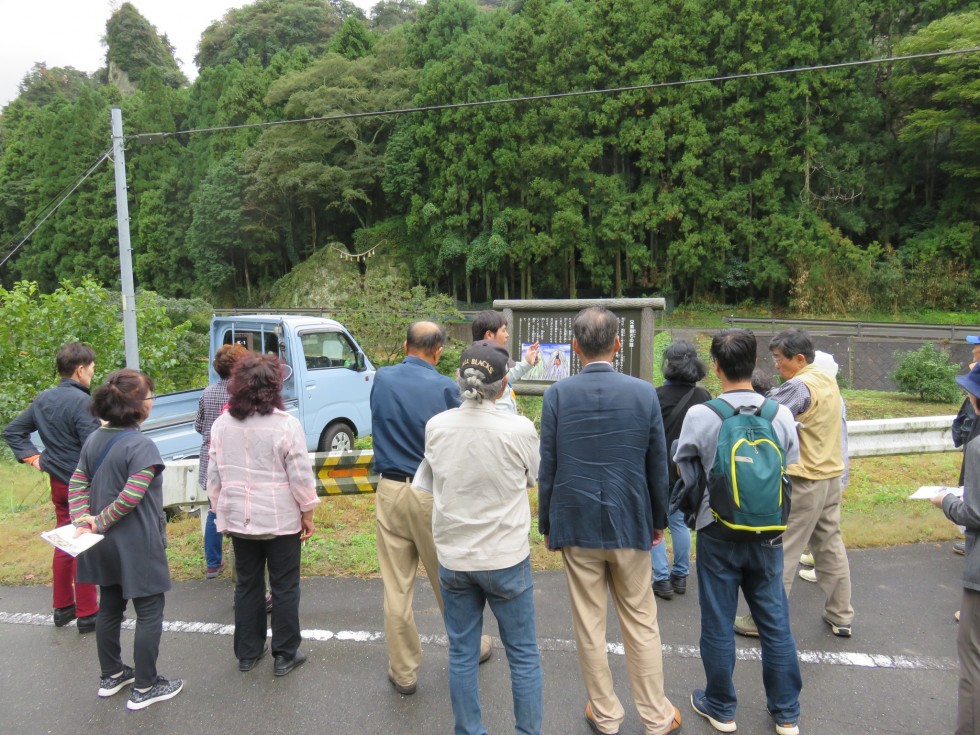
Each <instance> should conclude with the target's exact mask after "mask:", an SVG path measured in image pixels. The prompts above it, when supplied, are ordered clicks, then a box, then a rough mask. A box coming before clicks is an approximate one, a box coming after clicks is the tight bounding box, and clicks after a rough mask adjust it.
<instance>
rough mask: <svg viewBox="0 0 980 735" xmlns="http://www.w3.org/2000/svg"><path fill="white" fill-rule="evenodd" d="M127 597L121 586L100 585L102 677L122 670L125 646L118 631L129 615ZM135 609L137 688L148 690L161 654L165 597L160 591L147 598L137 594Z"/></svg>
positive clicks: (97, 626) (98, 636) (98, 629)
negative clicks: (120, 640) (121, 642)
mask: <svg viewBox="0 0 980 735" xmlns="http://www.w3.org/2000/svg"><path fill="white" fill-rule="evenodd" d="M127 602H128V600H126V599H125V598H124V597H123V596H122V587H120V586H119V585H110V586H108V587H104V586H100V587H99V616H98V618H96V622H95V645H96V648H97V649H98V651H99V665H100V666H101V667H102V676H113V675H114V674H118V673H119V672H120V671H122V667H123V661H122V646H121V645H120V643H119V634H120V631H121V630H122V623H123V620H124V619H125V617H126V603H127ZM132 602H133V609H134V610H135V611H136V635H135V638H134V640H133V668H134V669H136V682H135V683H134V684H133V686H134V687H136V688H137V689H146V688H147V687H151V686H153V685H154V684H156V681H157V656H158V655H159V653H160V636H161V634H162V633H163V606H164V596H163V593H162V592H160V593H159V594H156V595H150V596H148V597H134V598H133V600H132Z"/></svg>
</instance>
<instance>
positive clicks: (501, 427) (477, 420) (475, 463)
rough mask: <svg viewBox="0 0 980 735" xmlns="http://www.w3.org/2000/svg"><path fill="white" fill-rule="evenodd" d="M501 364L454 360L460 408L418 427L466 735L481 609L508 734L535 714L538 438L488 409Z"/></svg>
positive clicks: (530, 728)
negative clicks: (532, 491)
mask: <svg viewBox="0 0 980 735" xmlns="http://www.w3.org/2000/svg"><path fill="white" fill-rule="evenodd" d="M507 362H508V355H507V351H506V350H505V349H504V348H503V347H501V346H500V345H498V344H496V343H494V342H489V341H483V340H481V341H478V342H475V343H473V345H471V346H470V347H468V348H467V349H466V350H465V351H464V352H463V354H462V357H461V359H460V366H459V377H458V379H457V382H458V383H459V388H460V392H461V394H462V396H463V405H462V406H460V407H459V408H456V409H453V410H451V411H445V412H443V413H440V414H438V415H437V416H433V417H432V418H431V419H429V423H428V424H427V425H426V427H425V465H427V466H428V470H429V471H431V484H432V493H433V513H432V535H433V538H434V540H435V545H436V554H437V556H438V558H439V585H440V587H441V589H442V599H443V619H444V620H445V623H446V633H447V635H448V637H449V694H450V698H451V699H452V705H453V715H454V716H455V719H456V730H455V731H456V732H457V733H467V734H470V733H472V734H474V735H476V734H477V733H485V732H486V729H485V728H484V726H483V722H482V717H481V710H480V691H479V682H478V676H477V661H478V658H479V653H480V635H481V633H482V627H483V611H484V608H485V607H486V605H488V604H489V606H490V609H491V610H492V611H493V614H494V616H495V617H496V618H497V624H498V626H499V628H500V639H501V641H502V642H503V644H504V649H505V650H506V651H507V660H508V662H509V663H510V676H511V690H512V693H513V701H514V719H515V722H516V731H517V732H518V733H522V734H524V735H537V734H538V733H540V732H541V720H542V711H543V703H542V702H543V700H542V675H541V659H540V655H539V653H538V643H537V634H536V631H535V627H534V589H533V585H532V582H531V549H530V544H529V542H528V532H529V531H530V529H531V507H530V505H529V503H528V497H527V490H528V488H529V487H533V486H534V485H535V484H536V482H537V476H538V435H537V432H536V431H535V430H534V424H533V423H531V421H529V420H528V419H526V418H523V417H521V416H516V415H513V414H510V413H506V412H503V411H498V410H496V409H495V407H494V406H495V401H496V400H497V399H499V398H500V396H501V394H502V393H503V392H504V391H505V390H507ZM425 465H423V471H422V472H421V473H420V474H425V469H424V467H425ZM418 484H419V478H418V477H417V478H416V485H418Z"/></svg>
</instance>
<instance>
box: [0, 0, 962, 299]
mask: <svg viewBox="0 0 980 735" xmlns="http://www.w3.org/2000/svg"><path fill="white" fill-rule="evenodd" d="M975 6H976V3H975V2H971V1H970V0H930V1H929V2H927V3H921V2H918V3H913V2H911V1H910V0H887V2H886V0H868V1H867V2H862V3H849V2H845V1H844V0H827V1H826V2H823V3H810V4H805V3H804V4H795V5H789V4H785V3H783V4H779V3H775V4H773V3H768V2H764V0H740V1H739V2H735V0H710V1H709V0H684V1H683V2H681V0H665V2H659V3H651V2H645V1H644V0H483V1H482V2H474V0H438V1H436V0H433V1H432V2H427V3H424V4H421V3H419V2H417V1H416V0H383V1H382V2H380V3H378V4H377V5H376V6H375V8H374V10H373V11H372V16H371V24H370V26H368V25H366V23H365V19H364V15H363V13H362V12H361V11H359V10H358V9H357V8H356V7H355V6H354V5H353V4H352V3H351V2H350V0H257V2H253V3H251V4H248V5H246V6H244V7H241V8H237V9H232V10H230V11H228V13H226V14H225V16H224V17H223V18H222V19H221V20H220V21H218V22H216V23H214V24H212V25H211V26H210V27H209V28H208V29H207V30H206V31H205V32H204V34H203V36H202V38H201V43H200V53H199V54H198V57H197V60H198V61H199V63H200V65H201V73H200V75H199V77H198V78H197V79H196V80H195V82H194V83H193V84H192V85H190V86H185V85H184V81H183V80H182V78H181V77H180V76H179V72H178V71H176V66H175V63H174V60H173V54H172V50H171V49H170V48H169V44H168V42H167V39H166V36H161V35H159V34H158V33H157V31H156V29H154V28H153V27H152V26H151V25H150V24H149V23H147V21H146V20H145V19H144V18H142V16H140V15H139V13H138V12H137V11H136V10H135V8H134V7H133V6H132V5H130V4H124V5H122V6H121V7H120V8H119V10H118V11H116V12H114V13H113V14H112V17H111V18H110V21H109V24H108V26H107V36H106V41H107V44H108V52H107V56H108V58H109V60H110V62H111V65H110V67H111V68H110V70H109V73H110V76H111V79H106V75H105V74H104V73H103V74H97V75H93V76H88V75H86V74H84V73H82V72H78V71H76V70H74V69H71V68H70V67H64V68H52V69H47V68H45V67H43V66H41V65H39V66H36V67H35V68H34V69H33V70H32V71H31V72H30V73H29V74H28V75H27V77H25V80H24V83H23V85H22V88H21V95H20V96H19V97H18V99H17V100H15V101H14V102H13V103H11V104H10V105H8V106H7V107H6V108H5V109H4V111H3V115H2V116H0V242H3V243H8V242H14V241H15V239H16V238H17V236H18V235H19V234H20V233H22V232H25V231H27V230H28V229H30V227H31V226H32V225H33V223H34V222H35V220H36V219H37V218H38V217H40V216H42V215H43V214H44V213H45V212H46V211H47V207H48V206H49V205H50V203H51V202H52V201H53V200H55V199H56V198H57V197H58V196H59V195H60V193H61V192H63V191H65V190H66V188H67V187H70V186H71V185H72V184H73V183H74V182H75V180H76V178H77V176H78V175H79V174H80V173H81V172H83V171H85V170H86V169H87V168H88V167H89V166H90V165H91V163H92V162H93V161H95V160H97V158H98V157H99V156H100V155H101V154H102V152H103V151H105V150H106V148H107V147H108V144H109V133H108V119H109V107H110V106H111V105H113V104H121V105H122V107H123V111H124V120H125V125H126V132H127V133H128V134H129V133H134V132H135V133H146V132H160V131H166V132H173V131H177V130H187V129H196V128H204V129H209V128H215V127H222V126H247V127H241V128H236V129H234V130H223V131H221V132H217V131H214V132H206V133H195V134H192V135H186V134H182V135H179V136H171V137H168V138H166V139H164V140H163V141H162V143H161V144H160V145H154V146H150V145H145V144H144V143H143V142H142V140H141V139H133V138H131V139H130V141H129V143H128V144H127V163H128V165H129V169H130V171H129V182H128V184H129V205H130V211H131V230H132V240H133V256H134V264H135V272H136V276H137V278H138V281H139V283H140V285H141V286H143V287H144V288H147V289H151V290H154V291H157V292H159V293H164V294H167V295H169V296H175V297H183V296H204V297H207V298H209V299H211V300H213V301H214V302H215V303H221V304H235V305H242V304H250V305H252V304H261V303H265V302H266V301H268V300H269V299H270V298H273V297H274V298H277V299H279V298H280V297H281V295H282V294H281V287H277V286H276V285H275V284H277V283H280V282H281V281H280V279H282V277H283V276H284V275H285V274H287V273H289V272H290V271H292V270H294V269H296V268H297V267H300V266H301V265H302V264H303V263H304V262H305V261H308V260H309V259H311V258H313V259H316V258H317V257H318V255H319V254H320V253H322V252H323V251H324V250H326V249H330V248H336V249H339V250H342V251H350V252H355V251H356V252H362V251H363V250H365V249H370V248H372V247H374V246H377V245H379V243H382V242H384V243H386V244H385V246H384V247H385V249H386V252H387V254H388V255H390V256H391V257H392V261H391V263H390V264H389V265H391V266H393V268H394V270H395V271H396V272H397V274H398V275H399V277H404V278H406V279H407V280H406V283H407V282H409V281H411V282H418V283H422V284H424V285H425V286H426V288H427V291H428V292H430V293H435V292H440V293H446V294H449V295H450V296H451V297H452V298H453V299H457V300H464V301H466V302H468V303H470V304H473V303H477V302H490V301H492V300H493V299H495V298H501V297H502V298H529V297H536V296H541V297H565V296H567V297H575V296H618V295H624V296H643V295H649V294H650V293H656V292H663V293H671V294H672V295H674V296H675V298H676V300H679V301H685V300H688V301H690V300H708V301H710V300H718V301H721V302H725V303H738V302H744V301H746V300H751V301H753V302H756V303H759V302H762V303H766V304H768V305H770V306H772V307H774V308H783V307H786V306H792V307H793V308H795V309H797V310H800V311H803V312H816V311H820V312H822V313H824V314H846V313H853V312H855V311H866V310H875V311H885V312H891V313H897V312H898V311H899V310H902V309H904V308H907V307H906V306H905V305H906V304H908V303H909V302H910V301H914V302H916V303H917V304H920V305H921V308H923V309H934V310H945V309H951V308H956V309H968V308H970V307H971V306H980V298H978V297H977V294H980V224H978V223H980V190H978V186H980V183H978V182H980V174H978V172H980V158H978V154H977V151H978V150H980V137H978V135H980V133H978V127H977V124H976V117H977V116H976V110H975V107H976V105H975V99H976V94H975V87H976V84H977V79H978V73H977V65H976V54H962V55H958V56H950V57H944V58H934V59H925V60H917V61H915V62H896V63H894V64H891V65H879V66H874V67H855V68H849V69H834V70H827V71H821V72H807V73H800V74H792V75H785V76H769V77H765V78H759V79H739V80H732V81H729V82H725V83H720V84H691V85H683V86H678V87H671V88H660V89H655V90H637V91H629V92H619V93H616V94H604V95H594V96H583V97H576V98H567V99H558V100H548V101H536V102H529V103H522V104H519V105H514V104H508V105H492V106H481V107H474V108H466V109H447V110H439V111H428V112H425V113H418V114H412V115H400V116H393V115H378V116H369V115H365V116H364V117H347V118H346V119H336V120H330V121H318V122H305V123H302V124H291V125H277V126H274V127H269V128H257V127H248V126H251V125H253V124H255V123H264V122H270V121H280V120H285V119H294V120H305V119H307V118H321V117H328V118H329V117H345V116H346V115H349V114H354V115H360V114H364V113H371V112H374V111H383V110H394V109H401V108H406V107H411V106H413V105H415V104H417V105H422V106H425V105H442V104H446V103H455V102H460V101H480V100H488V99H498V98H511V97H520V96H527V95H546V94H549V93H553V92H557V91H574V90H587V89H603V88H618V87H626V86H631V85H637V84H644V83H655V82H661V81H671V80H684V79H687V80H690V79H695V78H699V77H709V76H715V75H723V74H726V73H739V72H754V71H765V70H773V69H783V68H787V67H794V66H806V65H811V64H812V65H819V64H825V63H833V62H840V61H847V60H857V59H867V58H873V57H879V56H882V55H884V54H887V53H889V52H891V50H892V49H894V50H895V51H896V52H900V53H914V52H920V51H924V52H928V51H937V50H946V49H953V48H972V47H976V46H978V45H980V20H978V18H980V15H978V12H977V10H976V7H975ZM369 27H370V30H369ZM118 71H124V72H125V77H126V78H128V80H129V81H130V82H136V87H135V90H134V89H132V88H131V86H132V85H127V84H126V83H125V82H126V79H124V78H123V75H121V74H118V73H116V72H118ZM113 196H114V194H113V181H112V174H111V171H110V170H109V166H108V165H107V164H105V163H104V164H103V165H102V168H101V169H100V170H98V171H97V172H96V173H95V175H94V176H92V177H91V178H90V179H89V180H88V181H87V182H86V183H85V184H84V185H83V186H82V187H81V188H80V189H79V190H78V191H77V192H76V193H75V194H73V195H72V197H71V198H70V199H69V200H68V202H67V203H66V204H65V205H64V206H63V207H62V209H61V210H60V211H59V212H58V213H57V214H56V215H55V216H54V217H52V218H51V219H50V220H49V221H48V222H46V223H45V224H44V225H43V226H42V227H41V228H40V229H38V231H37V232H36V233H35V234H34V235H33V236H32V239H31V240H30V242H29V243H28V244H27V245H26V246H25V247H24V248H23V249H22V250H21V251H20V252H19V253H18V255H17V257H16V258H14V259H12V260H11V261H10V262H9V264H8V265H7V266H6V268H5V269H4V270H2V271H0V282H2V284H3V285H4V286H6V287H7V288H10V287H12V285H13V284H14V283H15V282H16V281H18V280H30V281H36V282H37V283H38V284H39V287H40V288H41V289H42V290H44V291H50V290H53V289H54V288H56V287H57V285H58V283H59V281H61V280H62V279H65V278H73V279H74V278H77V277H79V275H80V274H87V275H91V276H93V277H94V278H96V279H98V280H99V281H100V282H102V283H106V284H109V285H110V286H111V285H112V284H114V283H116V281H117V278H118V275H117V274H118V265H117V256H116V247H117V245H116V225H115V208H114V206H113V205H114V202H113ZM362 245H363V246H364V247H362ZM406 271H407V272H406ZM301 295H302V294H301Z"/></svg>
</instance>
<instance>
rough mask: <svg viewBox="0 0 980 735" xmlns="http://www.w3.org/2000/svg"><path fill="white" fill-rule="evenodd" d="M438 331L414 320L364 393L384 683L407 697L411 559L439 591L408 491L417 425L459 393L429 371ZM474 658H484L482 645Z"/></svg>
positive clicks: (419, 504)
mask: <svg viewBox="0 0 980 735" xmlns="http://www.w3.org/2000/svg"><path fill="white" fill-rule="evenodd" d="M445 341H446V332H445V330H443V328H442V327H440V326H439V325H438V324H434V323H432V322H414V323H413V324H411V325H410V326H409V328H408V334H407V336H406V338H405V354H406V357H405V359H404V360H403V361H402V362H400V363H399V364H398V365H391V366H389V367H383V368H380V369H379V370H378V372H377V373H376V374H375V376H374V386H373V387H372V389H371V423H372V433H373V438H374V471H375V472H377V473H378V474H379V475H381V479H380V480H379V481H378V492H377V495H376V496H375V514H376V516H377V546H378V566H379V567H380V569H381V581H382V582H383V583H384V617H385V644H386V645H387V647H388V680H389V681H390V682H391V685H392V686H393V687H394V688H395V690H396V691H397V692H398V693H399V694H404V695H409V694H414V693H415V689H416V686H417V682H418V672H419V668H420V667H421V665H422V646H421V643H420V642H419V632H418V628H417V627H416V626H415V615H414V613H413V612H412V600H413V598H414V596H415V577H416V575H417V574H418V566H419V561H420V560H421V562H422V565H423V566H424V567H425V572H426V574H427V575H428V577H429V582H430V583H431V584H432V590H433V592H435V595H436V602H438V603H439V608H440V609H441V608H442V595H441V594H440V593H439V577H438V573H437V561H436V549H435V545H434V544H433V542H432V493H431V492H426V491H424V490H421V489H418V488H415V487H412V477H413V476H414V475H415V473H416V471H417V470H418V468H419V465H420V464H421V463H422V458H423V456H424V454H425V424H426V422H427V421H428V420H429V419H430V418H432V417H433V416H435V415H436V414H437V413H441V412H442V411H445V410H446V409H449V408H456V407H457V406H458V405H459V403H460V401H459V388H458V387H457V386H456V383H455V382H454V381H453V380H452V379H451V378H447V377H446V376H445V375H441V374H440V373H439V372H438V371H437V370H436V365H437V364H438V363H439V357H440V356H441V355H442V348H443V345H444V344H445ZM481 645H482V649H481V660H483V661H485V660H487V659H488V658H490V640H489V638H488V639H486V640H484V641H483V642H482V643H481Z"/></svg>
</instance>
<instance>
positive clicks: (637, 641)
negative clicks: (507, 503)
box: [538, 307, 681, 735]
mask: <svg viewBox="0 0 980 735" xmlns="http://www.w3.org/2000/svg"><path fill="white" fill-rule="evenodd" d="M572 334H573V339H572V349H573V350H574V351H575V354H577V355H578V356H579V359H580V360H581V361H582V364H583V366H584V367H583V368H582V371H581V372H580V373H579V374H577V375H573V376H571V377H569V378H566V379H564V380H561V381H559V382H557V383H555V384H554V385H552V386H550V387H549V388H548V390H547V391H545V394H544V402H543V405H542V409H541V472H540V475H539V487H538V498H539V500H538V529H539V530H540V531H541V533H542V534H543V535H544V536H545V541H546V543H547V546H548V548H549V549H551V550H553V551H559V550H560V551H561V554H562V558H563V560H564V564H565V576H566V579H567V581H568V595H569V597H570V598H571V604H572V622H573V625H574V629H575V641H576V644H577V646H578V658H579V668H580V669H581V671H582V678H583V679H584V680H585V691H586V693H587V695H588V701H587V702H586V705H585V719H586V721H587V723H588V725H589V727H590V728H591V729H592V731H593V732H595V733H600V734H602V735H614V734H615V733H618V732H619V727H620V725H621V724H622V722H623V720H624V718H625V712H624V710H623V705H622V703H621V702H620V700H619V698H618V697H617V696H616V692H615V691H614V689H613V680H612V672H611V671H610V669H609V660H608V653H607V650H606V595H607V592H608V594H609V595H611V596H612V598H613V603H614V605H615V608H616V613H617V615H618V617H619V627H620V631H621V632H622V636H623V644H624V649H625V651H626V667H627V670H628V671H629V678H630V686H631V688H632V690H633V701H634V702H635V703H636V709H637V711H638V712H639V715H640V719H641V720H642V722H643V726H644V728H645V730H646V733H647V735H664V733H672V732H677V731H678V730H680V727H681V715H680V712H679V711H678V709H677V708H676V707H674V706H673V705H672V704H671V703H670V702H669V701H668V700H667V697H666V696H665V694H664V673H663V656H662V653H661V649H660V628H659V626H658V624H657V603H656V601H655V600H654V597H653V590H652V588H651V585H650V576H651V575H650V547H651V546H652V545H653V544H659V543H661V542H662V541H663V529H664V527H665V526H666V525H667V447H666V445H665V443H664V427H663V419H662V418H661V413H660V402H659V401H658V399H657V393H656V391H655V390H654V389H653V386H652V385H651V384H650V383H647V382H645V381H643V380H640V379H638V378H632V377H630V376H627V375H623V374H621V373H618V372H616V370H615V369H614V368H613V366H612V360H613V357H614V356H615V354H616V353H617V352H618V351H619V348H620V339H619V319H618V318H617V317H616V315H615V314H613V313H612V312H611V311H609V310H608V309H605V308H602V307H592V308H589V309H584V310H583V311H580V312H579V313H578V314H577V315H576V317H575V319H574V321H573V322H572Z"/></svg>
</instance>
